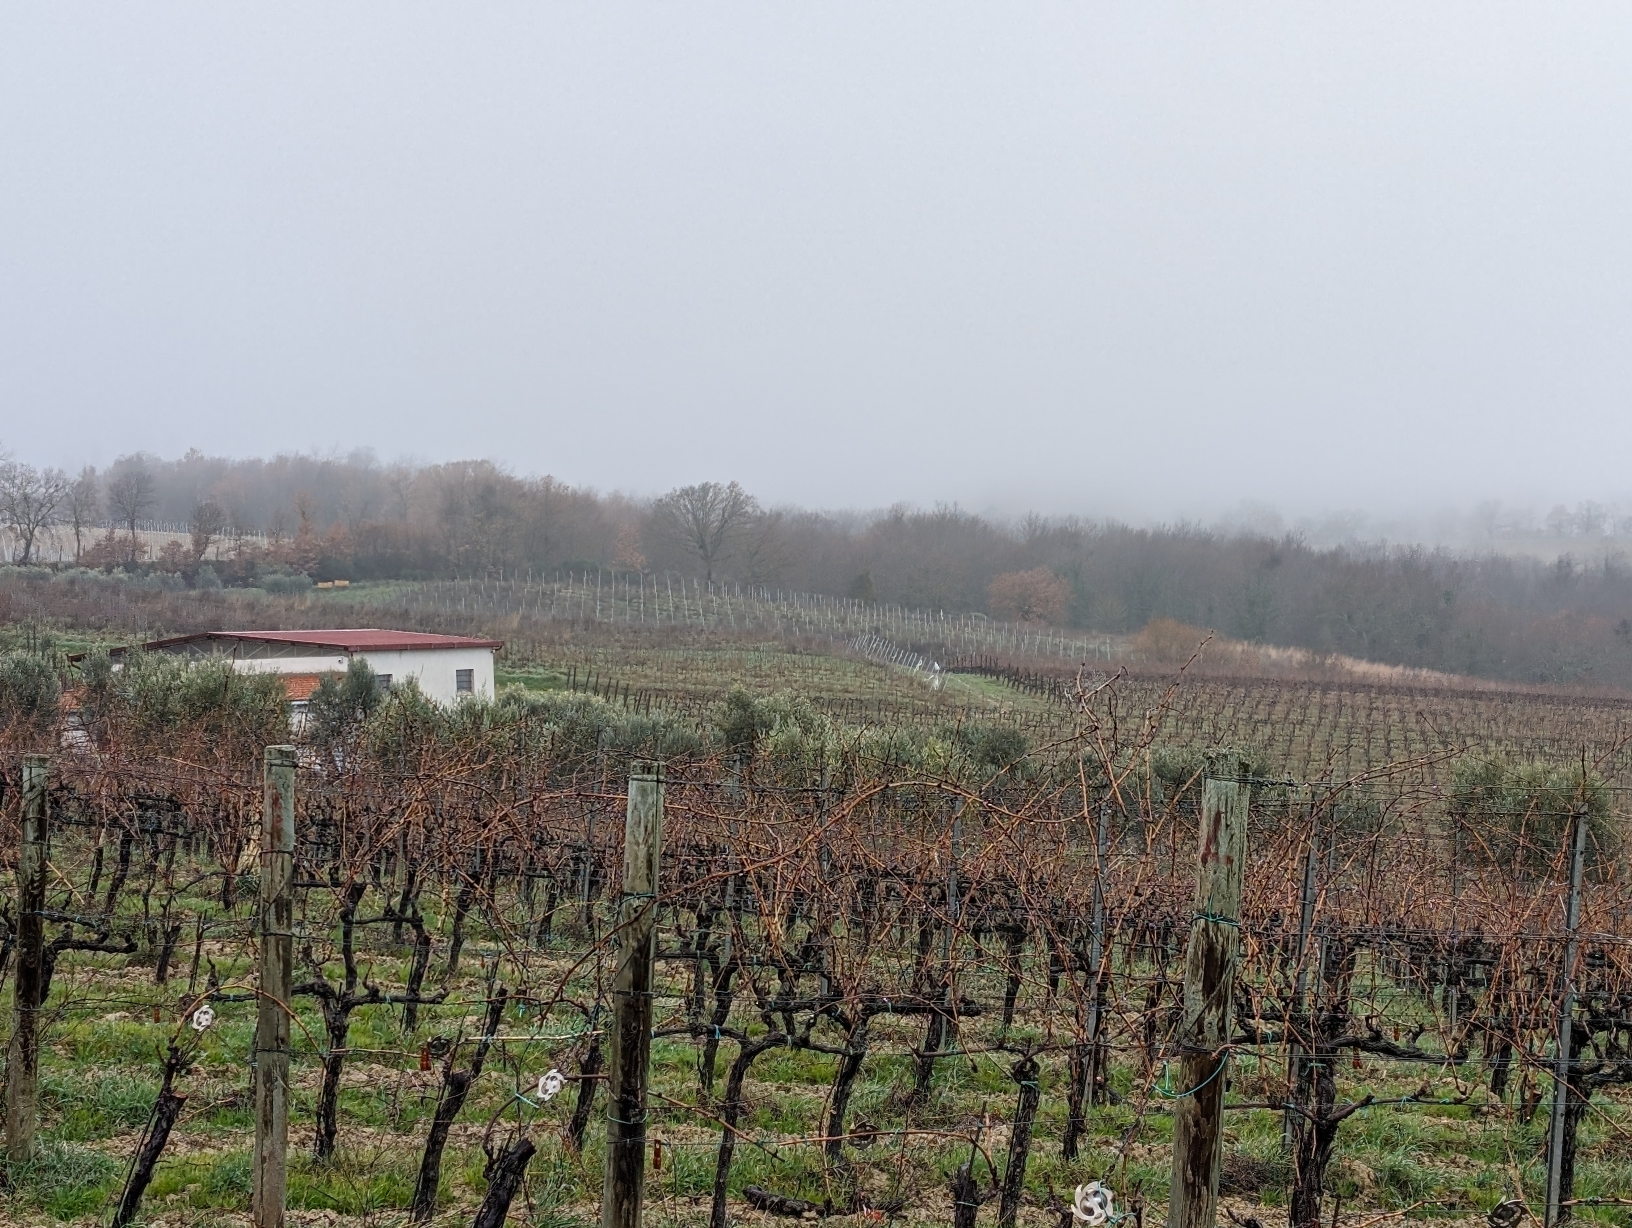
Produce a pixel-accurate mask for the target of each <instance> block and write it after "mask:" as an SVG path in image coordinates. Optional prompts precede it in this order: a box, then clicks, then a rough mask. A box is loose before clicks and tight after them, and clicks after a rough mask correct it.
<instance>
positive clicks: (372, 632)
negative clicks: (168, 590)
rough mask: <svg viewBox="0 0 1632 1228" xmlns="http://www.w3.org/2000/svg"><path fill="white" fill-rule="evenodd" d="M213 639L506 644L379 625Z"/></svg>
mask: <svg viewBox="0 0 1632 1228" xmlns="http://www.w3.org/2000/svg"><path fill="white" fill-rule="evenodd" d="M208 635H209V637H210V638H211V639H231V640H264V641H267V642H269V643H273V644H311V645H312V646H313V647H316V648H338V649H340V650H341V651H343V652H402V651H405V650H408V649H413V648H503V647H504V641H503V640H478V639H472V638H470V637H469V636H464V635H432V634H430V633H429V632H425V631H382V630H380V629H379V628H378V627H344V628H341V629H339V630H335V631H211V632H209V633H208Z"/></svg>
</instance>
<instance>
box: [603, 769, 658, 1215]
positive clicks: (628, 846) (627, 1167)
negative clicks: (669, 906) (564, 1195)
mask: <svg viewBox="0 0 1632 1228" xmlns="http://www.w3.org/2000/svg"><path fill="white" fill-rule="evenodd" d="M662 845H663V765H662V764H660V763H638V762H637V763H635V764H634V765H632V770H631V771H630V773H629V810H628V815H627V817H626V819H625V820H624V827H623V899H622V901H621V902H620V903H619V905H618V928H617V934H616V937H617V969H616V971H615V972H614V974H613V978H612V1020H613V1023H612V1035H611V1046H610V1048H611V1053H610V1059H611V1060H610V1068H609V1071H608V1080H607V1091H608V1093H609V1094H608V1102H607V1108H606V1178H605V1183H604V1185H603V1186H602V1189H601V1228H639V1225H640V1213H641V1203H642V1200H643V1198H644V1195H645V1187H646V1067H647V1065H648V1062H649V1060H650V1057H651V1051H652V967H653V963H654V959H655V956H656V954H657V904H656V896H657V867H658V857H659V855H660V851H661V849H662Z"/></svg>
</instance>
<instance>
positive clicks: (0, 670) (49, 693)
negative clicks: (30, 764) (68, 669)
mask: <svg viewBox="0 0 1632 1228" xmlns="http://www.w3.org/2000/svg"><path fill="white" fill-rule="evenodd" d="M61 694H62V685H61V682H60V680H59V678H58V676H57V670H56V668H55V666H54V665H53V663H52V661H51V660H50V659H49V658H48V657H46V656H44V655H43V654H40V653H32V652H8V653H5V654H3V655H0V734H3V735H5V736H6V738H7V740H8V741H15V740H20V741H22V742H24V743H32V744H37V743H38V742H39V740H40V739H41V738H42V737H44V736H45V735H46V734H47V733H48V732H49V731H50V729H51V726H52V725H53V724H54V723H55V721H56V718H57V700H58V698H59V697H60V696H61Z"/></svg>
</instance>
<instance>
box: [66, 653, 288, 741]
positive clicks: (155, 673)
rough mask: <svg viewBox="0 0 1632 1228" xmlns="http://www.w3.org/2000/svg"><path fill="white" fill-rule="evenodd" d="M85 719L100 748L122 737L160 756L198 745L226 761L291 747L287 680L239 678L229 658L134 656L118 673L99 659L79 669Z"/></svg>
mask: <svg viewBox="0 0 1632 1228" xmlns="http://www.w3.org/2000/svg"><path fill="white" fill-rule="evenodd" d="M79 719H80V723H81V725H82V727H83V728H84V730H85V732H86V734H87V735H88V736H89V737H90V738H91V739H92V740H93V741H94V742H96V743H98V744H102V743H103V742H105V741H106V740H107V739H108V737H110V736H112V735H113V734H114V733H115V732H116V731H117V733H119V734H122V735H133V736H136V737H138V738H140V739H142V740H143V741H145V742H146V743H147V744H149V745H151V746H154V747H157V748H161V749H162V748H169V747H179V746H181V745H182V744H183V743H184V742H186V741H187V740H188V739H192V740H193V741H194V742H195V743H196V745H198V746H207V747H208V748H209V749H210V752H211V753H212V754H214V755H216V756H218V757H220V758H222V759H225V760H237V761H243V760H244V759H245V757H246V756H248V757H251V758H253V757H254V756H257V755H258V754H259V753H260V749H261V748H262V747H265V746H269V745H272V744H274V743H278V742H287V741H288V740H289V704H288V699H287V697H286V695H285V692H284V687H283V679H282V678H281V677H279V676H278V675H277V674H270V673H268V674H249V673H240V672H239V671H238V670H236V669H234V668H233V666H232V662H230V661H228V660H226V659H225V658H222V657H207V658H205V659H203V660H193V659H191V658H187V657H178V656H172V655H170V654H169V653H163V652H131V653H126V654H125V656H124V659H123V661H122V662H120V663H119V664H118V665H117V666H115V664H114V662H113V661H112V660H111V659H110V658H109V657H108V655H107V653H106V652H104V651H100V650H98V651H96V652H92V653H91V654H90V655H89V656H87V657H86V658H85V659H84V660H82V661H81V662H80V666H79Z"/></svg>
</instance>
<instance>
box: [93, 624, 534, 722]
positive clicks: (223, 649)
mask: <svg viewBox="0 0 1632 1228" xmlns="http://www.w3.org/2000/svg"><path fill="white" fill-rule="evenodd" d="M503 647H504V641H503V640H479V639H472V638H470V637H468V636H463V635H432V634H428V633H426V632H421V631H385V630H381V629H380V628H377V627H349V628H342V629H340V630H336V631H202V632H199V633H197V634H195V635H176V636H171V637H170V638H168V639H162V640H153V641H151V642H149V643H146V644H142V645H140V647H139V648H138V649H130V648H118V649H115V650H114V651H113V653H112V654H111V655H112V657H113V659H114V660H115V661H117V660H118V659H119V658H120V657H121V656H122V655H123V654H124V653H126V652H131V651H144V652H164V653H170V654H171V655H174V656H185V657H223V658H225V659H227V660H229V661H231V662H232V665H233V668H235V669H237V670H238V671H239V672H241V673H246V674H281V675H283V677H284V687H285V689H286V690H287V691H288V693H289V700H290V702H291V703H293V704H295V705H296V707H297V708H304V707H305V703H306V700H308V699H309V698H310V697H311V694H312V692H313V691H314V690H315V689H316V688H317V684H318V681H319V680H320V679H321V678H322V676H323V675H324V674H328V673H343V672H344V671H345V670H346V668H347V667H348V666H350V664H351V662H352V660H353V659H354V658H357V657H365V658H367V660H368V664H369V668H370V669H372V670H373V671H374V677H375V678H376V680H378V682H379V684H380V686H381V687H382V688H389V687H391V686H393V685H395V684H398V683H401V682H405V681H406V680H408V679H409V678H412V679H414V680H415V681H416V682H418V683H419V689H420V691H422V692H423V693H424V694H425V696H426V697H427V698H429V699H434V700H435V701H436V702H437V703H441V704H454V703H457V702H458V701H459V700H461V699H464V698H466V697H467V696H469V697H472V698H480V699H492V698H493V655H494V654H495V653H496V652H498V650H499V649H501V648H503Z"/></svg>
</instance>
